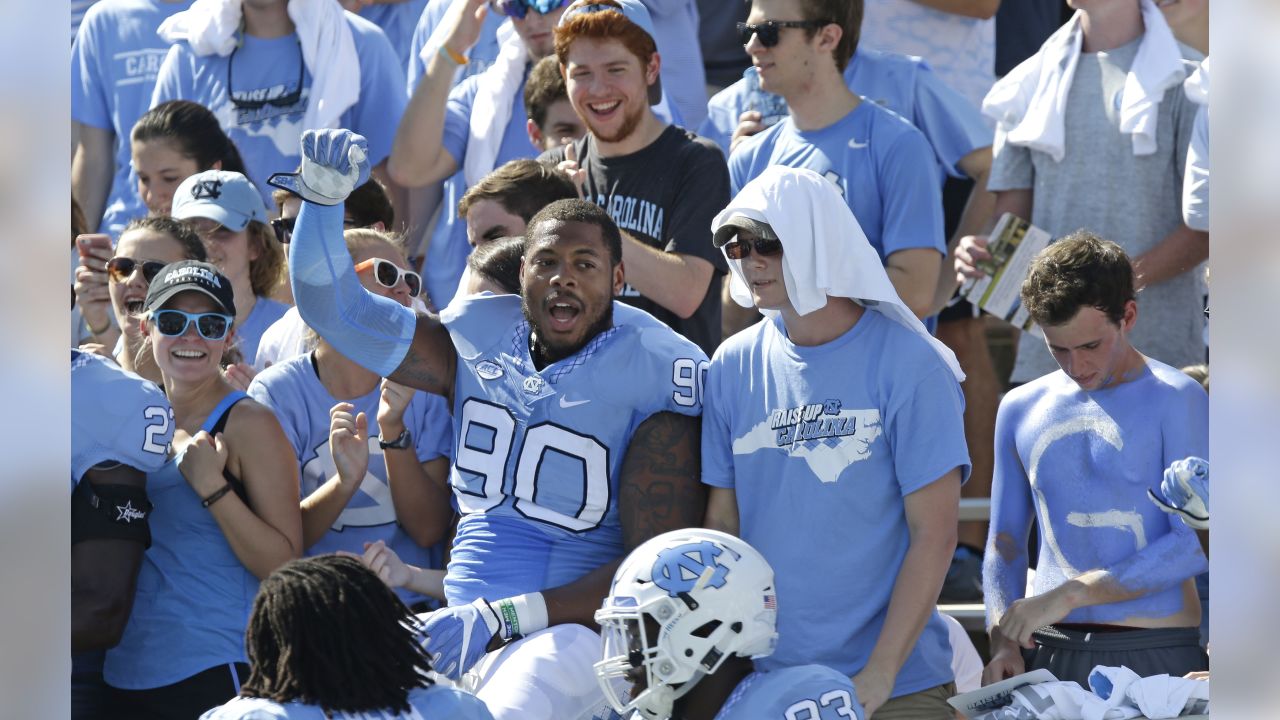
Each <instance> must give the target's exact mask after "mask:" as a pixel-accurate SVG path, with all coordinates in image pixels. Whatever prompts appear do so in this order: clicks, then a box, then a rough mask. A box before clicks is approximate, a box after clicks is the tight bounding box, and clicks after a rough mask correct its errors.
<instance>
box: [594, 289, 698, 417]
mask: <svg viewBox="0 0 1280 720" xmlns="http://www.w3.org/2000/svg"><path fill="white" fill-rule="evenodd" d="M614 326H615V327H616V328H617V332H618V337H617V338H616V339H615V341H614V347H613V349H612V350H611V351H610V356H611V357H610V362H611V363H612V364H613V366H614V367H613V370H612V371H611V373H610V376H611V377H614V378H629V379H630V380H631V381H629V382H626V383H622V384H616V383H611V386H612V387H613V389H614V391H615V392H617V391H620V392H624V393H632V394H633V395H632V397H630V398H629V399H628V400H627V404H630V405H633V406H634V407H636V408H637V409H640V410H642V411H648V412H649V413H656V412H663V411H667V412H675V413H679V414H681V415H700V414H702V387H703V381H704V379H705V373H706V368H707V356H706V353H704V352H702V349H701V348H699V347H698V346H697V345H695V344H693V342H691V341H690V340H688V339H687V338H685V337H684V336H683V335H680V334H679V333H677V332H676V331H674V330H672V329H671V328H669V327H667V326H666V325H665V324H663V323H662V322H661V321H659V320H658V319H657V318H654V317H653V316H652V315H649V314H648V313H646V312H644V311H643V310H639V309H637V308H632V307H629V306H625V305H624V304H623V303H619V302H615V303H614Z"/></svg>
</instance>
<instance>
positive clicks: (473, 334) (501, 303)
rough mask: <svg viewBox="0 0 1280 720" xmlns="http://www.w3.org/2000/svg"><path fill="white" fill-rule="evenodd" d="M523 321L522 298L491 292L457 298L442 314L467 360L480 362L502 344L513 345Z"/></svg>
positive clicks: (463, 356)
mask: <svg viewBox="0 0 1280 720" xmlns="http://www.w3.org/2000/svg"><path fill="white" fill-rule="evenodd" d="M523 317H524V316H523V314H522V313H521V311H520V296H519V295H494V294H493V293H490V292H483V293H480V294H479V295H470V296H466V297H460V298H457V299H456V300H454V301H453V302H451V303H449V305H448V307H446V308H445V309H444V310H441V311H440V322H441V323H443V324H444V326H445V329H447V330H448V331H449V337H451V338H452V339H453V347H454V349H455V350H457V352H458V355H459V356H460V357H461V358H462V359H464V360H471V359H473V358H477V357H479V356H480V355H482V354H484V353H485V352H487V351H489V350H491V349H493V348H494V347H495V346H498V345H499V343H502V342H509V341H510V339H511V333H512V332H514V330H515V327H516V325H518V324H519V323H520V321H521V320H522V319H523ZM504 349H505V348H504Z"/></svg>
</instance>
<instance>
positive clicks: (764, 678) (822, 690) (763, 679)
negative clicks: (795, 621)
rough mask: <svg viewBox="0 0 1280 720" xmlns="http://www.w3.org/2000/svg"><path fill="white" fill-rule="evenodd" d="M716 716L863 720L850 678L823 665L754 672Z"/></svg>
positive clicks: (729, 719)
mask: <svg viewBox="0 0 1280 720" xmlns="http://www.w3.org/2000/svg"><path fill="white" fill-rule="evenodd" d="M715 720H866V714H865V713H864V712H863V709H862V703H860V702H858V693H857V691H856V690H855V689H854V687H853V682H852V681H851V680H850V679H849V677H848V676H846V675H844V674H843V673H840V672H837V671H835V670H832V669H831V668H829V667H827V666H825V665H800V666H798V667H789V668H782V669H779V670H774V671H772V672H753V673H751V674H750V675H748V676H746V677H745V678H743V679H742V682H740V683H738V687H736V688H734V689H733V693H732V694H731V695H729V698H728V699H727V700H725V701H724V705H721V706H720V712H719V713H717V714H716V717H715Z"/></svg>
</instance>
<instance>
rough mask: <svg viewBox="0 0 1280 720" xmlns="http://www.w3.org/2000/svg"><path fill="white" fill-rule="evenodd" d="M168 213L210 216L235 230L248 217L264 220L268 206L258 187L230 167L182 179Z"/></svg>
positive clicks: (263, 221) (238, 230)
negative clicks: (171, 208)
mask: <svg viewBox="0 0 1280 720" xmlns="http://www.w3.org/2000/svg"><path fill="white" fill-rule="evenodd" d="M170 214H171V215H173V217H176V218H178V219H179V220H188V219H190V218H209V219H210V220H216V221H218V222H219V223H220V224H221V225H222V226H223V227H225V228H227V229H228V230H234V231H236V232H240V231H241V230H243V229H245V226H247V225H248V224H249V221H250V220H257V221H258V222H260V223H265V222H267V206H266V204H265V203H263V201H262V195H261V194H260V193H259V192H258V189H257V188H255V187H254V186H253V183H251V182H249V178H247V177H245V176H244V175H241V174H240V173H238V172H231V171H230V170H205V171H204V172H200V173H196V174H195V175H192V176H191V177H189V178H187V179H186V180H183V181H182V184H181V185H179V186H178V189H177V190H175V191H174V193H173V210H172V211H171V212H170Z"/></svg>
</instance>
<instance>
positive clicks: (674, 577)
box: [650, 540, 729, 597]
mask: <svg viewBox="0 0 1280 720" xmlns="http://www.w3.org/2000/svg"><path fill="white" fill-rule="evenodd" d="M722 552H724V548H722V547H720V546H719V545H717V544H715V543H713V542H711V541H709V540H703V541H702V542H697V543H688V544H686V545H680V546H677V547H673V548H667V549H666V550H663V551H662V552H660V553H658V558H657V560H655V561H654V563H653V570H652V571H651V573H650V574H651V575H652V577H653V584H654V585H657V586H658V587H660V588H662V589H663V590H666V591H667V594H668V595H670V596H671V597H676V596H678V595H679V594H680V593H687V592H689V591H691V590H693V588H694V586H695V585H697V584H698V580H699V578H701V577H702V576H703V574H704V573H706V574H707V575H708V578H707V581H706V582H705V583H703V585H704V586H707V587H713V588H721V587H724V581H725V578H726V577H728V575H729V568H727V567H725V566H724V565H721V564H720V563H719V562H717V560H716V559H717V558H719V557H720V553H722ZM708 571H710V572H708Z"/></svg>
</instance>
